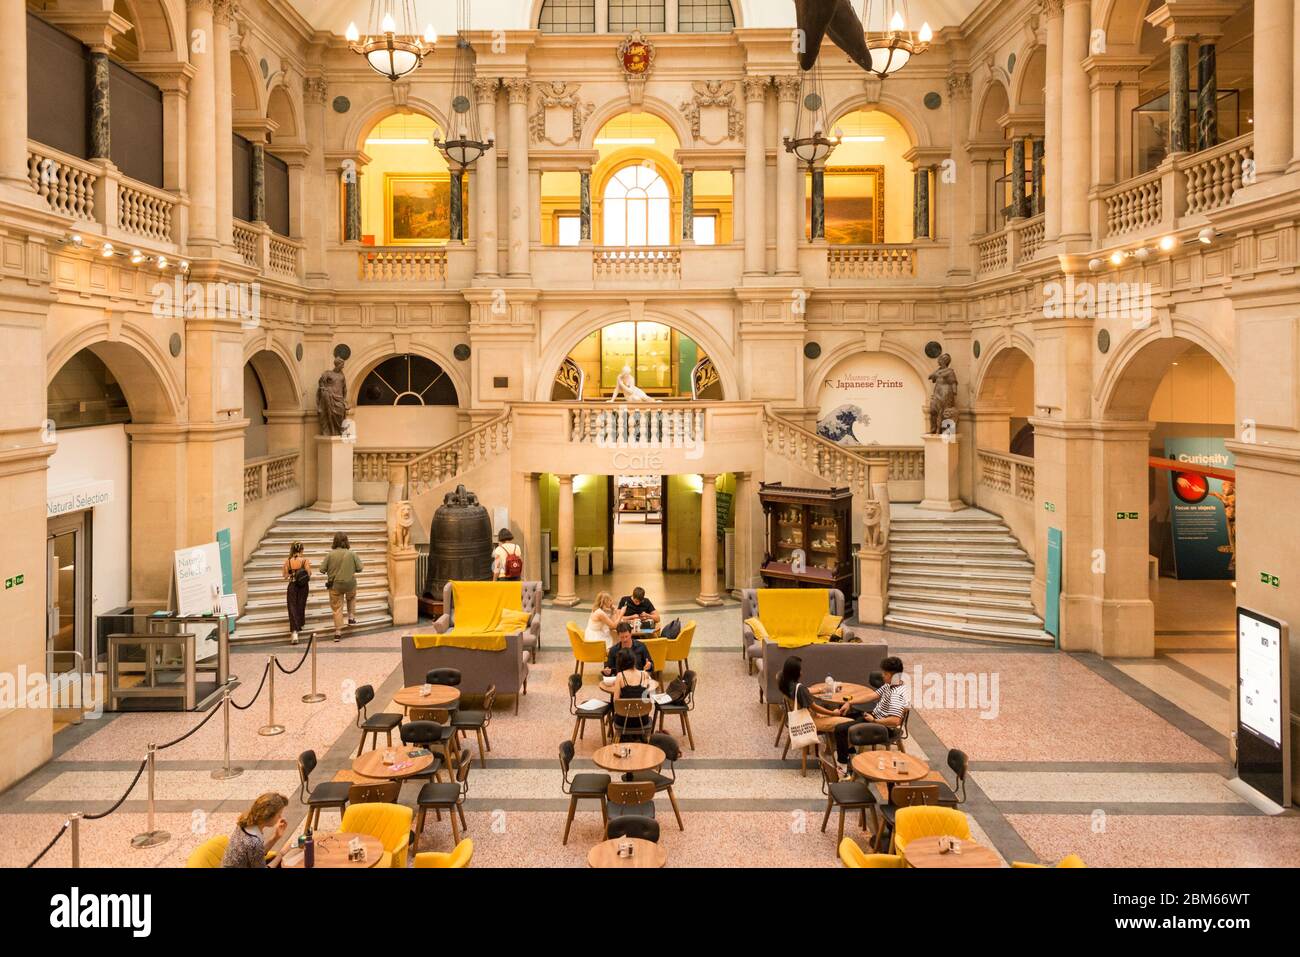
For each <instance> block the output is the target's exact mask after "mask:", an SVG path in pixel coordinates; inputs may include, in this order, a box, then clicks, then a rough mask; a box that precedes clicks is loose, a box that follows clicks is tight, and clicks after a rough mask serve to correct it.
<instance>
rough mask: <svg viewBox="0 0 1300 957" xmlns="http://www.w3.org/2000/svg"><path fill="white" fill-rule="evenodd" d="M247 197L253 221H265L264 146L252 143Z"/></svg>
mask: <svg viewBox="0 0 1300 957" xmlns="http://www.w3.org/2000/svg"><path fill="white" fill-rule="evenodd" d="M248 185H249V192H250V193H251V196H250V197H249V200H250V205H251V207H252V210H251V212H250V215H251V216H252V217H253V222H255V223H264V222H266V147H265V146H263V145H262V144H261V143H254V144H253V165H252V169H251V170H250V171H249V184H248Z"/></svg>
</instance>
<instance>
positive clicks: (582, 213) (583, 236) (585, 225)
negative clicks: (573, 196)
mask: <svg viewBox="0 0 1300 957" xmlns="http://www.w3.org/2000/svg"><path fill="white" fill-rule="evenodd" d="M578 194H579V195H578V238H579V239H580V240H581V241H582V242H584V243H589V242H591V170H589V169H584V170H582V171H581V172H579V173H578Z"/></svg>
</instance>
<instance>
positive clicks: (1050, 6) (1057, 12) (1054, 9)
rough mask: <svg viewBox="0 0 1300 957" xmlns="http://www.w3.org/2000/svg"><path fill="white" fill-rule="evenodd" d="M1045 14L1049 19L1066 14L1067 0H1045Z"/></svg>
mask: <svg viewBox="0 0 1300 957" xmlns="http://www.w3.org/2000/svg"><path fill="white" fill-rule="evenodd" d="M1043 16H1045V17H1047V19H1049V20H1051V19H1054V18H1056V17H1063V16H1065V0H1043Z"/></svg>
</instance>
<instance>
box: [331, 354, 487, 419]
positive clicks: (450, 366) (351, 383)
mask: <svg viewBox="0 0 1300 957" xmlns="http://www.w3.org/2000/svg"><path fill="white" fill-rule="evenodd" d="M406 352H409V353H410V354H411V355H414V356H423V357H424V358H426V359H429V360H430V361H432V362H436V363H437V364H438V367H439V368H440V369H442V371H443V372H445V373H447V378H449V379H451V383H452V385H453V386H455V388H456V407H457V408H458V409H468V408H469V400H470V388H469V380H468V379H466V378H465V375H464V373H463V372H462V371H461V370H460V369H459V368H458V366H459V365H460V363H459V362H457V361H456V359H454V358H453V357H451V356H448V355H444V354H443V353H442V352H440V351H439V350H437V349H434V348H432V347H430V346H428V345H426V344H424V343H420V342H410V343H408V344H407V346H406V348H405V350H403V352H399V351H397V350H396V349H394V348H393V344H392V342H391V341H388V342H380V343H376V344H375V345H372V346H369V347H367V348H366V349H364V350H362V351H360V352H354V353H353V354H352V358H351V359H349V360H348V365H347V367H346V368H345V370H344V371H345V372H346V373H347V377H348V404H349V405H350V406H354V407H355V406H356V404H357V400H358V398H359V397H360V394H361V383H363V382H365V381H366V376H368V375H370V373H371V371H373V370H374V369H375V367H377V366H378V365H379V364H380V363H381V362H383V361H384V360H385V359H390V358H392V357H393V356H397V355H403V354H404V353H406Z"/></svg>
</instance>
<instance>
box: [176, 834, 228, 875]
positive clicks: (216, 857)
mask: <svg viewBox="0 0 1300 957" xmlns="http://www.w3.org/2000/svg"><path fill="white" fill-rule="evenodd" d="M229 845H230V835H229V834H218V835H217V836H216V837H210V838H208V839H207V840H206V841H204V842H203V843H202V844H200V845H199V846H198V847H196V848H195V849H194V850H193V851H191V852H190V857H189V860H187V861H186V862H185V866H186V867H220V866H221V859H222V858H223V857H225V856H226V848H227V847H228V846H229Z"/></svg>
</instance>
